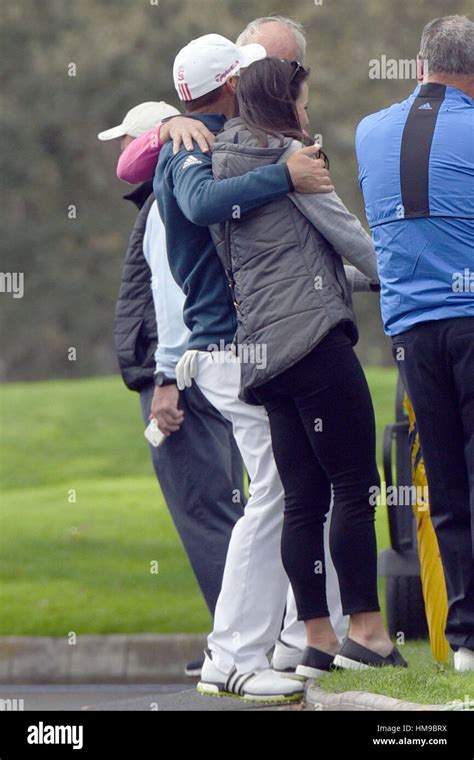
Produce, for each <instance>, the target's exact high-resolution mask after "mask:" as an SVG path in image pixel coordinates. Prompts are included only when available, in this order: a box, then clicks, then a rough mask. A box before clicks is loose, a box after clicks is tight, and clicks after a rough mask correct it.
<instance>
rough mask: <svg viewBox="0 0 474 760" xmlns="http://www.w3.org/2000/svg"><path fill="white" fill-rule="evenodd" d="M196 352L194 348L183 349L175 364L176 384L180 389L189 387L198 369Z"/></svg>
mask: <svg viewBox="0 0 474 760" xmlns="http://www.w3.org/2000/svg"><path fill="white" fill-rule="evenodd" d="M198 353H199V351H196V350H195V349H191V350H189V351H185V352H184V354H183V355H182V357H181V359H180V360H179V362H178V363H177V365H176V385H177V386H178V388H179V390H180V391H184V389H185V388H190V387H191V385H192V384H193V380H194V378H195V377H196V375H197V371H198V366H197V364H198V362H197V358H198Z"/></svg>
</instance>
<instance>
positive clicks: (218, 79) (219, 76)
mask: <svg viewBox="0 0 474 760" xmlns="http://www.w3.org/2000/svg"><path fill="white" fill-rule="evenodd" d="M239 64H240V61H234V63H233V64H232V65H231V66H229V68H228V69H226V70H225V71H223V72H222V74H216V77H215V80H216V82H223V81H224V79H227V77H228V76H229V74H230V72H231V71H232V69H235V67H236V66H238V65H239Z"/></svg>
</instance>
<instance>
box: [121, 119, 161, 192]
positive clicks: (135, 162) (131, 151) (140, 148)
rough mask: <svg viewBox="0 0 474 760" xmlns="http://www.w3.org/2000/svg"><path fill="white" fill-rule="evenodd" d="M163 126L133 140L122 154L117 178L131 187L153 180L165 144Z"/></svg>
mask: <svg viewBox="0 0 474 760" xmlns="http://www.w3.org/2000/svg"><path fill="white" fill-rule="evenodd" d="M160 129H161V124H158V126H157V127H152V128H151V129H149V130H148V131H147V132H144V133H143V135H140V137H137V138H136V139H135V140H133V141H132V142H131V143H130V145H129V146H128V147H127V148H125V150H124V151H123V153H122V154H121V156H120V158H119V160H118V164H117V177H118V178H119V179H121V180H123V182H128V183H129V184H130V185H137V184H138V183H139V182H147V181H148V180H150V179H153V177H154V174H155V169H156V164H157V161H158V156H159V155H160V150H161V149H162V147H163V143H162V142H161V140H160Z"/></svg>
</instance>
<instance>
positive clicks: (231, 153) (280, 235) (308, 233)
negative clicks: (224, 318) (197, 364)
mask: <svg viewBox="0 0 474 760" xmlns="http://www.w3.org/2000/svg"><path fill="white" fill-rule="evenodd" d="M267 144H268V147H260V145H259V142H258V140H257V138H256V137H255V136H254V135H253V134H252V133H250V132H249V131H248V130H247V129H246V128H245V127H244V125H243V123H242V121H241V119H239V118H237V119H231V120H230V121H228V122H227V123H226V126H225V129H224V130H223V132H221V133H220V134H219V135H218V138H217V142H216V143H215V144H214V149H213V157H212V165H213V172H214V177H215V178H216V179H225V178H228V177H235V176H240V175H241V174H245V173H246V172H249V171H251V170H252V169H257V168H258V167H260V166H264V165H266V164H270V163H276V162H284V161H286V160H287V159H288V158H289V157H290V155H291V154H292V153H293V152H294V151H296V150H298V149H300V148H301V144H300V143H298V142H297V141H295V140H292V139H291V138H284V137H281V138H278V137H274V136H272V135H268V136H267ZM211 233H212V236H213V239H214V242H215V244H216V248H217V252H218V254H219V257H220V259H221V261H222V263H223V265H224V268H225V269H226V272H227V275H228V279H229V286H230V287H231V288H232V290H233V297H234V303H235V305H236V309H237V318H238V327H237V334H236V344H237V347H238V348H237V351H238V355H239V356H240V358H241V368H242V373H241V388H240V397H241V398H242V399H243V400H245V401H247V402H250V403H256V397H255V396H254V394H253V391H254V390H255V389H256V388H258V386H260V385H262V384H264V383H266V382H268V381H269V380H271V379H272V378H274V377H276V376H278V375H279V374H281V373H282V372H283V371H284V370H285V369H288V368H289V367H291V366H293V365H294V364H296V362H298V361H299V360H300V359H302V358H303V357H304V356H306V355H307V354H308V353H310V352H311V351H312V350H313V349H314V348H315V346H317V344H318V343H319V342H320V341H321V340H322V339H323V338H324V337H325V336H326V335H327V333H328V332H329V331H330V330H331V329H332V328H334V327H335V326H336V325H338V324H342V325H343V327H344V328H345V330H346V331H347V334H348V335H349V337H350V339H351V341H352V343H353V345H354V344H355V343H356V342H357V340H358V331H357V326H356V320H355V315H354V312H353V308H352V297H351V291H352V289H354V290H369V289H370V284H371V283H372V282H373V283H378V276H377V268H376V258H375V252H374V248H373V245H372V240H371V238H370V237H369V235H368V234H367V233H366V232H365V231H364V229H363V228H362V226H361V224H360V222H359V221H358V219H357V218H356V217H355V216H353V215H352V214H351V213H350V212H349V211H348V210H347V209H346V207H345V206H344V204H343V203H342V201H341V200H340V199H339V198H338V196H337V195H336V193H327V194H316V193H314V194H302V193H296V192H294V193H290V194H289V195H287V196H285V197H283V198H281V199H279V200H275V201H272V202H271V203H268V204H266V205H265V206H262V207H260V208H258V209H255V210H254V211H251V212H250V213H247V214H245V216H243V217H242V218H239V210H238V209H237V208H236V209H235V218H234V219H232V220H231V221H228V222H226V223H225V224H219V225H214V226H213V227H212V228H211ZM343 256H344V257H345V258H346V259H347V260H348V261H349V262H350V263H351V264H353V265H354V266H353V267H346V271H345V268H344V264H343V261H342V257H343ZM348 280H349V282H348Z"/></svg>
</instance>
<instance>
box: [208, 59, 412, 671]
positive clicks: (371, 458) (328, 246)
mask: <svg viewBox="0 0 474 760" xmlns="http://www.w3.org/2000/svg"><path fill="white" fill-rule="evenodd" d="M307 78H308V72H307V71H306V70H305V69H304V68H303V66H301V64H299V63H297V62H295V61H293V62H289V61H280V60H279V59H275V58H273V59H272V58H267V59H264V60H261V61H258V62H256V63H254V64H252V65H251V66H250V67H248V68H247V69H245V70H244V71H242V73H241V76H240V80H239V86H238V100H239V108H240V117H239V118H238V119H233V120H231V121H229V122H227V124H226V127H225V129H224V131H223V132H221V133H220V135H219V136H218V141H217V143H216V144H215V145H214V150H213V170H214V176H215V177H216V179H224V178H227V177H233V176H237V175H241V174H244V173H246V172H248V171H251V170H252V169H255V168H257V167H259V166H262V165H263V164H268V163H275V162H284V161H285V160H286V159H287V158H288V157H289V155H291V153H292V152H293V151H294V150H297V149H299V148H301V142H306V143H308V142H309V141H308V140H307V139H306V138H305V137H304V129H305V128H306V126H307V123H308V120H307V117H306V113H305V106H306V104H307V96H308V85H307V82H306V80H307ZM234 216H235V218H234V219H233V220H232V221H230V222H227V223H226V224H225V225H217V226H216V227H215V228H213V230H212V233H213V237H214V241H215V243H216V247H217V251H218V253H219V256H220V258H221V261H222V262H223V265H224V267H225V269H226V272H227V276H228V280H229V286H230V287H231V289H232V294H233V298H234V303H235V305H236V309H237V317H238V329H237V336H236V344H237V351H238V354H239V356H240V358H241V368H242V370H241V372H242V376H241V396H242V398H243V399H244V400H246V401H249V402H250V403H262V404H264V405H265V407H266V409H267V411H268V415H269V420H270V426H271V432H272V442H273V449H274V453H275V458H276V462H277V466H278V470H279V473H280V476H281V479H282V482H283V486H284V489H285V518H284V524H283V535H282V557H283V564H284V566H285V569H286V571H287V573H288V576H289V578H290V581H291V584H292V586H293V590H294V594H295V598H296V604H297V608H298V617H299V619H300V620H304V621H305V624H306V632H307V638H308V647H307V649H306V651H305V655H304V658H303V662H302V664H301V665H300V666H299V667H298V669H297V673H298V674H300V675H305V676H313V675H318V674H319V673H320V672H321V671H325V670H329V669H330V668H331V667H333V666H334V664H336V665H339V666H341V667H360V663H363V664H365V665H404V666H406V663H405V661H404V660H403V658H402V657H401V656H400V654H399V653H398V651H397V650H396V648H394V647H393V646H392V643H391V641H390V639H389V637H388V634H387V633H386V631H385V628H384V625H383V622H382V618H381V615H380V607H379V603H378V597H377V550H376V539H375V527H374V517H375V512H374V505H373V504H371V500H370V493H371V491H370V489H371V488H372V487H374V486H379V474H378V470H377V465H376V459H375V419H374V411H373V406H372V401H371V398H370V393H369V389H368V386H367V382H366V379H365V376H364V373H363V370H362V367H361V366H360V363H359V361H358V359H357V357H356V355H355V353H354V350H353V345H354V344H355V343H356V342H357V338H358V333H357V327H356V321H355V316H354V313H353V309H352V299H351V290H352V289H366V290H370V289H373V288H374V289H375V288H378V277H377V270H376V263H375V262H376V259H375V252H374V249H373V246H372V242H371V239H370V237H369V236H368V235H367V234H366V233H365V232H364V230H363V228H362V227H361V225H360V223H359V221H358V220H357V219H356V218H355V217H354V216H352V215H351V214H350V213H349V212H348V211H347V209H346V208H345V206H344V205H343V203H342V202H341V201H340V199H339V198H338V197H337V195H336V194H335V193H331V194H327V195H324V194H323V195H321V194H319V195H300V194H298V193H291V194H290V195H288V196H287V197H285V198H283V199H280V200H277V201H273V202H272V203H269V204H267V205H266V206H264V207H261V208H258V209H256V210H255V211H252V212H250V213H248V214H246V215H245V216H244V217H242V218H240V215H239V209H238V208H236V209H235V215H234ZM342 256H344V257H345V258H346V259H347V260H348V261H350V262H351V264H353V265H354V267H346V270H345V268H344V264H343V260H342ZM355 267H356V268H355ZM348 280H349V281H348ZM332 492H333V495H334V508H333V515H332V519H331V553H332V556H333V560H334V564H335V566H336V570H337V573H338V578H339V584H340V589H341V598H342V603H343V611H344V613H345V614H348V615H350V616H351V626H350V630H349V636H348V638H347V639H346V640H345V642H344V644H343V646H342V648H341V647H340V644H339V642H338V640H337V638H336V636H335V634H334V631H333V629H332V627H331V623H330V620H329V613H328V607H327V602H326V576H325V570H324V567H325V562H324V543H323V526H324V522H325V519H326V515H327V513H328V511H329V509H330V504H331V494H332Z"/></svg>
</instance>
